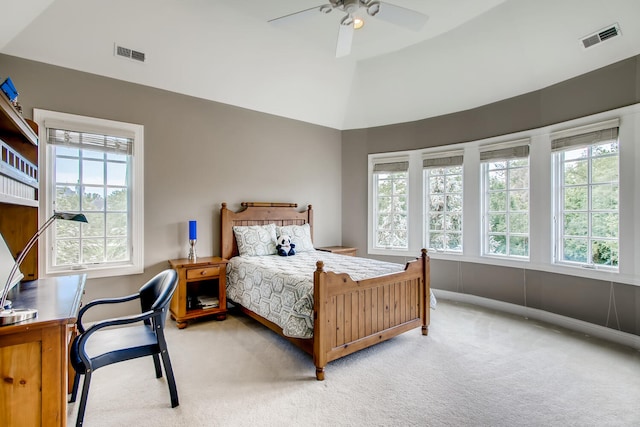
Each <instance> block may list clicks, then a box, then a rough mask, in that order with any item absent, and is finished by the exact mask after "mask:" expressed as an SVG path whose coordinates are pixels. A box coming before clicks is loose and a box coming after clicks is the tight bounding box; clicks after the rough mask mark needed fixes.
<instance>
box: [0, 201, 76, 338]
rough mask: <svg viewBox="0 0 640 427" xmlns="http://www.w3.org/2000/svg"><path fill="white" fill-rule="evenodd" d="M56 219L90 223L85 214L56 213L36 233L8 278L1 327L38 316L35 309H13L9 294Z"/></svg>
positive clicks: (0, 307)
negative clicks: (21, 266)
mask: <svg viewBox="0 0 640 427" xmlns="http://www.w3.org/2000/svg"><path fill="white" fill-rule="evenodd" d="M56 219H65V220H67V221H77V222H88V221H87V217H85V216H84V215H83V214H76V213H68V212H55V213H54V214H53V215H52V216H51V218H49V219H48V220H47V221H46V222H45V223H44V224H43V225H42V227H40V228H39V229H38V231H36V234H34V235H33V237H32V238H31V239H30V240H29V241H28V242H27V244H26V246H25V247H24V249H23V250H22V252H20V255H18V259H16V261H15V263H14V264H13V268H12V269H11V272H10V273H9V277H7V282H6V284H5V285H4V288H3V290H2V300H0V326H4V325H11V324H13V323H18V322H22V321H23V320H27V319H32V318H34V317H36V316H37V315H38V310H37V309H35V308H12V307H11V302H10V301H7V294H8V293H9V290H11V282H12V281H13V278H14V276H15V275H16V273H17V272H18V270H19V268H20V264H22V261H24V259H25V258H26V257H27V254H28V253H29V250H31V248H32V247H33V245H35V244H36V242H37V241H38V238H39V237H40V236H41V235H42V233H43V232H44V231H45V230H46V229H47V228H48V227H49V226H50V225H51V224H53V223H54V221H55V220H56Z"/></svg>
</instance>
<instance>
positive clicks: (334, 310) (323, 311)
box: [313, 249, 430, 380]
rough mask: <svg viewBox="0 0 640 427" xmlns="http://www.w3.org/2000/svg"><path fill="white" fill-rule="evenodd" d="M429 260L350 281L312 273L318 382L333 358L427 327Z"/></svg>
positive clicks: (335, 275) (320, 269)
mask: <svg viewBox="0 0 640 427" xmlns="http://www.w3.org/2000/svg"><path fill="white" fill-rule="evenodd" d="M429 277H430V275H429V257H428V255H427V251H426V249H423V250H422V254H421V257H420V258H418V259H417V260H415V261H411V262H409V263H407V265H406V267H405V270H404V271H403V272H400V273H395V274H389V275H386V276H380V277H375V278H372V279H367V280H360V281H354V280H352V279H351V278H350V277H349V276H348V275H347V274H338V273H333V272H325V271H324V263H323V262H322V261H318V263H317V265H316V271H315V273H314V281H315V285H314V312H315V318H314V332H313V336H314V343H313V345H314V349H313V353H314V356H313V359H314V364H315V366H316V378H317V379H318V380H323V379H324V367H325V366H326V365H327V363H329V362H330V361H332V360H335V359H338V358H340V357H343V356H346V355H348V354H351V353H353V352H355V351H358V350H361V349H363V348H366V347H370V346H372V345H374V344H377V343H379V342H382V341H385V340H388V339H390V338H393V337H395V336H397V335H399V334H401V333H403V332H406V331H408V330H411V329H414V328H417V327H421V328H422V334H423V335H427V334H428V328H429V303H428V301H429V297H430V295H429V293H430V283H429Z"/></svg>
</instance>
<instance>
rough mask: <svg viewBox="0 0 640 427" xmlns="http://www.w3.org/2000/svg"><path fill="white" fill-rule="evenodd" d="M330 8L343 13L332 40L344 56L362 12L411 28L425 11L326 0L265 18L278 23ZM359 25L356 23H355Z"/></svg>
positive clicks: (362, 0) (366, 0) (364, 0)
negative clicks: (313, 5) (325, 1)
mask: <svg viewBox="0 0 640 427" xmlns="http://www.w3.org/2000/svg"><path fill="white" fill-rule="evenodd" d="M334 9H337V10H338V11H341V12H343V13H345V14H346V15H344V17H343V18H342V19H341V20H340V25H339V27H338V42H337V44H336V58H340V57H343V56H347V55H349V54H350V53H351V44H352V42H353V33H354V29H355V25H357V21H358V20H360V22H363V21H362V16H363V15H364V14H368V15H369V16H375V17H376V19H380V20H383V21H386V22H388V23H390V24H394V25H398V26H400V27H404V28H407V29H409V30H412V31H419V30H420V29H421V28H422V27H423V26H424V24H425V23H426V22H427V19H428V17H427V15H424V14H422V13H420V12H417V11H415V10H411V9H406V8H404V7H400V6H396V5H393V4H391V3H387V2H383V1H377V0H329V3H328V4H323V5H320V6H315V7H312V8H309V9H304V10H301V11H298V12H294V13H291V14H288V15H284V16H280V17H278V18H274V19H271V20H269V23H272V24H279V23H284V22H291V21H292V20H299V19H301V18H306V17H308V16H309V15H312V14H316V13H318V12H320V13H324V14H327V13H330V12H332V11H333V10H334ZM358 28H359V27H358Z"/></svg>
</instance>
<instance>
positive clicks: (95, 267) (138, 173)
mask: <svg viewBox="0 0 640 427" xmlns="http://www.w3.org/2000/svg"><path fill="white" fill-rule="evenodd" d="M33 114H34V121H35V122H36V123H37V124H38V130H39V141H40V146H39V156H40V160H41V161H40V171H39V174H40V187H39V195H40V197H39V209H38V215H39V221H40V223H41V224H42V223H44V221H46V219H47V218H49V217H50V216H51V215H52V214H53V198H54V196H53V195H54V191H55V190H54V181H55V180H54V179H53V176H52V174H53V173H54V170H55V168H54V162H55V156H54V155H53V150H52V146H51V144H49V143H48V141H47V128H48V127H57V128H60V127H64V128H66V129H69V130H77V131H82V132H96V133H102V134H111V135H118V136H119V135H122V134H127V135H131V136H132V137H133V140H134V142H133V153H132V155H131V160H130V165H131V178H130V179H131V183H130V187H129V197H130V200H131V201H130V210H131V212H130V213H129V218H130V219H129V220H130V224H131V228H130V230H131V231H130V233H131V235H130V245H131V246H130V253H131V258H130V260H129V261H126V262H122V263H114V264H113V265H112V264H108V265H107V264H90V265H86V264H83V265H77V266H71V267H68V268H60V267H56V268H54V267H52V265H51V263H52V259H53V252H52V251H53V249H52V248H53V244H52V242H53V240H52V239H53V234H52V233H53V227H51V228H50V229H48V230H47V231H46V232H45V233H44V235H43V236H42V237H41V240H42V244H41V245H39V261H38V263H39V271H40V272H41V274H42V273H44V275H45V276H55V275H62V274H78V273H85V274H87V277H88V278H99V277H112V276H122V275H129V274H139V273H142V272H143V271H144V126H142V125H138V124H133V123H126V122H118V121H113V120H107V119H100V118H94V117H87V116H80V115H75V114H68V113H61V112H57V111H49V110H42V109H35V108H34V113H33Z"/></svg>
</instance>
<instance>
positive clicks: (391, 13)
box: [375, 2, 429, 31]
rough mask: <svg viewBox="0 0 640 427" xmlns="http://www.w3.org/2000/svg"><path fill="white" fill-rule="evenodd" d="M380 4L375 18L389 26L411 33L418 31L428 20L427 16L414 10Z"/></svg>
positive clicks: (389, 4)
mask: <svg viewBox="0 0 640 427" xmlns="http://www.w3.org/2000/svg"><path fill="white" fill-rule="evenodd" d="M380 3H381V5H380V12H378V13H377V14H376V16H375V17H376V18H377V19H380V20H382V21H386V22H388V23H390V24H394V25H398V26H400V27H404V28H408V29H410V30H413V31H419V30H420V29H421V28H422V27H424V24H426V23H427V20H428V19H429V17H428V16H427V15H425V14H422V13H420V12H417V11H415V10H411V9H406V8H404V7H400V6H396V5H394V4H391V3H386V2H380Z"/></svg>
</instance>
